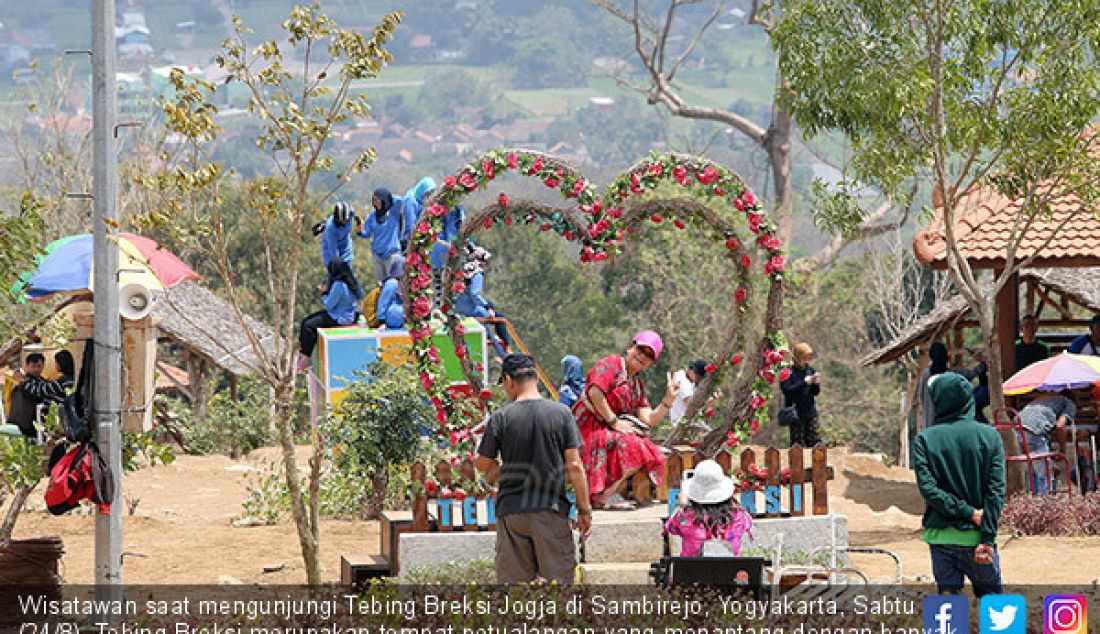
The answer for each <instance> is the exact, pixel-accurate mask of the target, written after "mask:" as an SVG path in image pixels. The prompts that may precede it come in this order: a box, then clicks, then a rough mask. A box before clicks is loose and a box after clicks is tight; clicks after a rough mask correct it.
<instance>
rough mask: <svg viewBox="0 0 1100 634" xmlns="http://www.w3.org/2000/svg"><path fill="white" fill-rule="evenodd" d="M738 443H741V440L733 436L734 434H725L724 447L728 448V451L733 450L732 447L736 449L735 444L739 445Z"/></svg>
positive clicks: (735, 435)
mask: <svg viewBox="0 0 1100 634" xmlns="http://www.w3.org/2000/svg"><path fill="white" fill-rule="evenodd" d="M740 442H741V439H740V438H738V437H737V434H735V433H734V432H732V431H731V432H730V433H728V434H726V446H727V447H729V448H730V449H733V448H734V447H736V446H737V444H738V443H740Z"/></svg>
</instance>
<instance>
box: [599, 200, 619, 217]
mask: <svg viewBox="0 0 1100 634" xmlns="http://www.w3.org/2000/svg"><path fill="white" fill-rule="evenodd" d="M620 209H621V207H620ZM601 211H603V202H601V201H599V200H597V201H596V202H594V203H592V215H594V216H595V215H598V214H599V213H600V212H601Z"/></svg>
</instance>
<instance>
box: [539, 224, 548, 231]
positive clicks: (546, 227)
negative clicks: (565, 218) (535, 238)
mask: <svg viewBox="0 0 1100 634" xmlns="http://www.w3.org/2000/svg"><path fill="white" fill-rule="evenodd" d="M539 231H550V225H549V224H545V223H544V224H541V225H539Z"/></svg>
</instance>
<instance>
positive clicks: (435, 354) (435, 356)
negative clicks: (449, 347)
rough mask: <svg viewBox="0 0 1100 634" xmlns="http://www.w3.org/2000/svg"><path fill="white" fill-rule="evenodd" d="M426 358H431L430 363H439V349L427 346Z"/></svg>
mask: <svg viewBox="0 0 1100 634" xmlns="http://www.w3.org/2000/svg"><path fill="white" fill-rule="evenodd" d="M428 358H429V359H431V361H432V363H439V361H440V359H439V350H438V349H436V347H435V346H432V347H431V348H428Z"/></svg>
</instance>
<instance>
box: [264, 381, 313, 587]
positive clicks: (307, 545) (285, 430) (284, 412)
mask: <svg viewBox="0 0 1100 634" xmlns="http://www.w3.org/2000/svg"><path fill="white" fill-rule="evenodd" d="M293 394H294V386H293V384H289V385H285V386H282V389H280V390H279V391H278V392H277V393H276V410H275V423H276V424H277V425H278V430H279V445H280V448H281V449H282V454H283V472H284V474H285V476H286V486H287V490H288V491H289V492H290V511H291V516H292V517H293V518H294V526H295V528H297V530H298V543H299V545H300V546H301V548H302V560H303V562H304V563H305V566H306V582H307V583H308V584H309V585H311V586H315V585H319V584H320V583H321V562H320V543H319V540H318V531H317V526H316V525H315V524H316V523H315V522H313V521H311V520H312V519H313V516H314V515H313V513H312V512H311V511H312V509H307V508H306V498H305V495H303V491H302V482H301V480H300V479H299V478H298V463H297V460H296V459H295V455H294V449H295V448H294V425H293V423H294V402H293ZM315 444H316V443H315ZM311 475H312V474H311ZM311 480H312V478H311ZM311 485H312V483H311ZM313 497H316V496H313Z"/></svg>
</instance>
